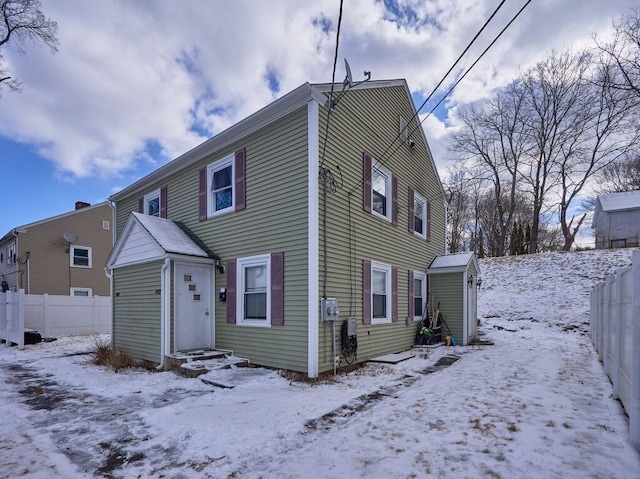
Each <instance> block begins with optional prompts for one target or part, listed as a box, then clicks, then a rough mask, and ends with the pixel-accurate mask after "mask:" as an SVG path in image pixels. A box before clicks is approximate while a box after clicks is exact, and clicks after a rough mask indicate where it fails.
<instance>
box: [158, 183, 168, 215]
mask: <svg viewBox="0 0 640 479" xmlns="http://www.w3.org/2000/svg"><path fill="white" fill-rule="evenodd" d="M166 217H167V186H166V185H165V186H163V187H162V188H160V218H166Z"/></svg>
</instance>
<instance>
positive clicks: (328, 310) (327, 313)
mask: <svg viewBox="0 0 640 479" xmlns="http://www.w3.org/2000/svg"><path fill="white" fill-rule="evenodd" d="M339 314H340V310H339V309H338V300H337V299H336V298H325V299H323V300H322V321H337V320H338V315H339Z"/></svg>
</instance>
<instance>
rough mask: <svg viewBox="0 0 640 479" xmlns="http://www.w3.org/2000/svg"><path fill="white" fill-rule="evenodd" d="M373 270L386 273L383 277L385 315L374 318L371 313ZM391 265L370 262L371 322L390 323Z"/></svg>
mask: <svg viewBox="0 0 640 479" xmlns="http://www.w3.org/2000/svg"><path fill="white" fill-rule="evenodd" d="M374 270H378V271H383V272H384V273H385V275H386V278H385V296H386V298H387V301H386V311H385V317H384V318H374V317H373V314H374V311H373V294H374V293H373V273H374ZM391 270H392V268H391V265H388V264H384V263H377V262H375V261H372V262H371V324H387V323H391V322H392V318H391V316H392V314H393V313H392V310H393V309H392V304H391V303H392V302H393V294H392V291H391V289H392V288H391V286H392V285H391V282H392V279H391Z"/></svg>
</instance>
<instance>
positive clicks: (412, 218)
mask: <svg viewBox="0 0 640 479" xmlns="http://www.w3.org/2000/svg"><path fill="white" fill-rule="evenodd" d="M413 200H414V191H413V188H411V187H409V202H408V204H407V210H408V211H409V233H413V232H414V231H415V227H416V217H415V216H414V210H413Z"/></svg>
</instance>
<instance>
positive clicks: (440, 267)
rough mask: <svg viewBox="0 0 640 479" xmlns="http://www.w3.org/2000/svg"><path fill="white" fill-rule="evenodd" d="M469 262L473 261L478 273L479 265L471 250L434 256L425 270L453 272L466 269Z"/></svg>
mask: <svg viewBox="0 0 640 479" xmlns="http://www.w3.org/2000/svg"><path fill="white" fill-rule="evenodd" d="M469 263H473V265H474V267H475V269H476V271H477V274H480V267H479V266H478V261H477V260H476V255H475V253H474V252H473V251H466V252H464V253H454V254H444V255H439V256H436V257H435V258H433V261H432V262H431V264H430V265H429V267H428V268H427V271H428V272H432V273H449V272H450V273H455V272H458V271H464V270H466V269H467V267H468V266H469Z"/></svg>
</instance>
